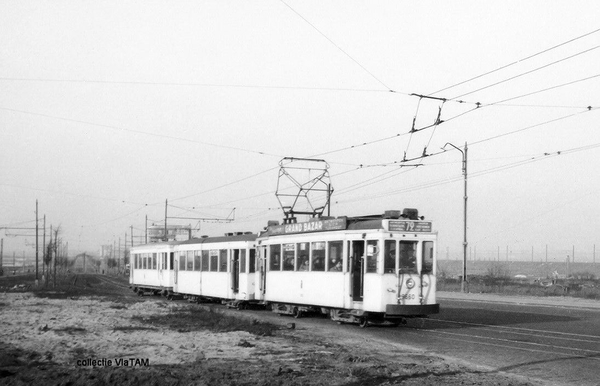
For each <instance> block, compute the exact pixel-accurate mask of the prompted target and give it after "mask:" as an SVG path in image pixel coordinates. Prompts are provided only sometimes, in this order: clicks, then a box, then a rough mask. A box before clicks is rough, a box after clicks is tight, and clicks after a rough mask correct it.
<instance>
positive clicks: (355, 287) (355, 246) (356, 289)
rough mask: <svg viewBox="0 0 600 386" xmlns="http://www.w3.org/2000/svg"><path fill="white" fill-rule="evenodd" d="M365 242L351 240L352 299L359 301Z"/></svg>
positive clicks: (361, 288)
mask: <svg viewBox="0 0 600 386" xmlns="http://www.w3.org/2000/svg"><path fill="white" fill-rule="evenodd" d="M364 256H365V242H364V241H363V240H355V241H352V255H351V262H350V264H351V269H350V272H351V274H350V280H351V286H352V300H354V301H355V302H359V301H362V300H363V280H364V274H365V270H364V264H365V262H364V260H365V258H364Z"/></svg>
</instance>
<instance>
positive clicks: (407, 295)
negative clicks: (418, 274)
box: [398, 294, 416, 300]
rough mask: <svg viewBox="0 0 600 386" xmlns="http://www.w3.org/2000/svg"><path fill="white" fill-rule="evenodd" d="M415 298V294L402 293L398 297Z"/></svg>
mask: <svg viewBox="0 0 600 386" xmlns="http://www.w3.org/2000/svg"><path fill="white" fill-rule="evenodd" d="M415 298H416V296H415V294H400V296H399V297H398V299H400V300H413V299H415Z"/></svg>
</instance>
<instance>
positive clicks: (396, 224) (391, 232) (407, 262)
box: [256, 209, 439, 327]
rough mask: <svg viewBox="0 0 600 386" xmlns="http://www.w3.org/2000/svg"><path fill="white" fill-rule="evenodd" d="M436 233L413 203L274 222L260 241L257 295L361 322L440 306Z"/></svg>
mask: <svg viewBox="0 0 600 386" xmlns="http://www.w3.org/2000/svg"><path fill="white" fill-rule="evenodd" d="M436 236H437V235H436V233H434V232H433V231H432V225H431V222H426V221H423V218H422V217H419V214H418V210H416V209H404V210H403V211H386V212H385V213H384V214H383V215H374V216H365V217H337V218H324V217H321V218H315V219H312V220H311V221H308V222H304V223H290V224H283V225H278V224H277V225H275V224H272V225H271V226H269V227H268V228H267V230H266V231H265V232H263V233H262V234H260V235H259V237H258V238H257V240H256V243H257V247H258V249H259V269H258V288H257V290H258V293H257V298H259V299H261V300H262V301H264V302H265V303H270V304H271V307H272V309H273V311H274V312H278V313H281V314H291V315H294V316H295V317H299V316H300V315H301V314H302V313H303V312H309V311H317V312H321V313H326V314H329V316H330V317H331V319H333V320H335V321H338V322H347V323H358V324H360V325H361V326H362V327H365V326H366V325H367V324H368V323H385V322H387V323H392V324H398V323H402V322H405V321H406V318H410V317H417V316H425V315H428V314H434V313H438V312H439V304H438V303H437V302H436V276H435V274H436V272H435V271H436V262H435V256H436V250H435V248H436Z"/></svg>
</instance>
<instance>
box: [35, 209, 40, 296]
mask: <svg viewBox="0 0 600 386" xmlns="http://www.w3.org/2000/svg"><path fill="white" fill-rule="evenodd" d="M38 259H39V247H38V200H35V285H36V287H37V285H38Z"/></svg>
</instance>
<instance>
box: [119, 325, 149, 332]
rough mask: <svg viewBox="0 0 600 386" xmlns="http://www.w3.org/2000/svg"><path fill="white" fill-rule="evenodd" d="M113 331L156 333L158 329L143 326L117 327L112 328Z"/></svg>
mask: <svg viewBox="0 0 600 386" xmlns="http://www.w3.org/2000/svg"><path fill="white" fill-rule="evenodd" d="M113 331H158V328H155V327H144V326H117V327H115V328H113Z"/></svg>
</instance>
